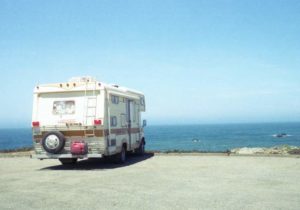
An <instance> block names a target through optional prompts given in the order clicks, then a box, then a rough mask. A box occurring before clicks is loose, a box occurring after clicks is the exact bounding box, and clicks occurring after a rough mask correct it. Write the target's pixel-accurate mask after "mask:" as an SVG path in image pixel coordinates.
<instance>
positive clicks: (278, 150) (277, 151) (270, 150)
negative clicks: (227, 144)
mask: <svg viewBox="0 0 300 210" xmlns="http://www.w3.org/2000/svg"><path fill="white" fill-rule="evenodd" d="M230 154H238V155H300V147H296V146H289V145H281V146H275V147H242V148H235V149H232V150H230Z"/></svg>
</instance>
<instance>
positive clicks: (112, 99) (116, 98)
mask: <svg viewBox="0 0 300 210" xmlns="http://www.w3.org/2000/svg"><path fill="white" fill-rule="evenodd" d="M111 102H112V103H113V104H118V103H119V96H114V95H111Z"/></svg>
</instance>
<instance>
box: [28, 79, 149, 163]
mask: <svg viewBox="0 0 300 210" xmlns="http://www.w3.org/2000/svg"><path fill="white" fill-rule="evenodd" d="M144 111H145V98H144V95H143V94H142V93H141V92H138V91H135V90H130V89H127V88H124V87H119V86H117V85H108V84H105V83H102V82H99V81H97V80H95V79H93V78H91V77H83V78H73V79H71V80H70V81H69V82H66V83H55V84H46V85H39V86H37V87H35V89H34V97H33V114H32V130H33V143H34V148H35V157H36V158H39V159H47V158H57V159H59V160H60V161H61V162H62V163H71V162H76V160H77V159H78V158H98V157H103V156H115V159H116V160H117V161H118V162H124V161H125V153H126V151H134V152H139V153H143V151H144V145H145V138H144V132H143V126H144V124H145V122H142V121H141V112H144Z"/></svg>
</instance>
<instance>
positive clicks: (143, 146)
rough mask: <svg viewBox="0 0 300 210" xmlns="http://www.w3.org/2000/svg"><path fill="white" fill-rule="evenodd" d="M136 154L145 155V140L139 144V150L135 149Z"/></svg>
mask: <svg viewBox="0 0 300 210" xmlns="http://www.w3.org/2000/svg"><path fill="white" fill-rule="evenodd" d="M136 153H137V154H138V155H144V154H145V140H142V142H141V143H140V146H139V148H137V150H136Z"/></svg>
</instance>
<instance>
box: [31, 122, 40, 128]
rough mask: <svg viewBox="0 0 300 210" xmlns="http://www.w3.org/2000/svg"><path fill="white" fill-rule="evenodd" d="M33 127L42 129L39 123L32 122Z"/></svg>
mask: <svg viewBox="0 0 300 210" xmlns="http://www.w3.org/2000/svg"><path fill="white" fill-rule="evenodd" d="M32 127H40V122H39V121H34V122H32Z"/></svg>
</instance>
